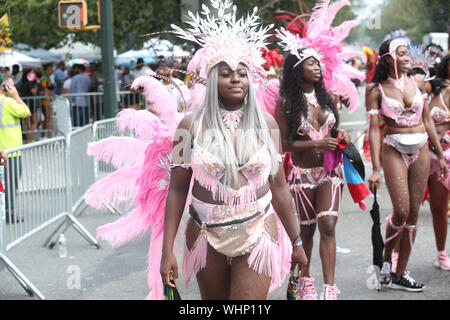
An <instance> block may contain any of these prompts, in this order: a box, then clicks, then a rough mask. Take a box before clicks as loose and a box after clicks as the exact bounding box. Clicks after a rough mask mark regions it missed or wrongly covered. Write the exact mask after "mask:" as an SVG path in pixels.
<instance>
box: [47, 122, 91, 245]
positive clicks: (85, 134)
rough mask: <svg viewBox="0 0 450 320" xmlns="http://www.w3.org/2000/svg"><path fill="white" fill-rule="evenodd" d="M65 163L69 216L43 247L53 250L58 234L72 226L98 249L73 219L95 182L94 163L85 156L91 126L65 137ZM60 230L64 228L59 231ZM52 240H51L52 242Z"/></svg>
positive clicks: (84, 230) (89, 139) (86, 232)
mask: <svg viewBox="0 0 450 320" xmlns="http://www.w3.org/2000/svg"><path fill="white" fill-rule="evenodd" d="M65 140H66V162H67V166H68V168H69V169H70V170H67V171H66V175H67V177H66V178H67V185H68V190H67V206H68V208H69V212H70V214H69V215H67V216H66V219H65V221H63V222H62V223H61V224H60V225H59V226H58V227H57V228H56V229H55V231H54V232H53V233H52V234H51V235H50V237H49V238H48V239H47V241H46V242H45V244H44V246H48V247H49V248H53V247H54V246H55V244H56V241H57V239H56V238H57V237H58V234H60V233H65V232H66V230H67V229H68V228H69V227H70V226H73V227H74V229H75V230H77V231H78V232H79V233H80V234H81V235H82V236H83V237H84V238H85V239H86V240H87V241H88V242H89V243H90V244H91V245H92V246H95V247H96V248H97V249H99V248H100V245H99V244H98V242H97V240H96V239H95V238H94V237H93V236H92V235H90V234H89V232H88V231H87V230H86V229H85V228H84V227H83V226H82V225H81V224H80V223H79V222H78V221H77V220H76V219H75V216H76V212H77V211H79V210H78V209H79V208H82V205H83V204H84V200H83V199H84V194H85V192H86V191H87V190H88V189H89V187H90V186H91V185H92V184H93V183H94V182H95V177H94V163H93V161H92V158H91V157H89V156H88V155H87V146H88V144H89V142H92V125H91V124H89V125H86V126H84V127H82V128H79V129H76V130H74V131H72V132H70V133H69V134H67V135H66V139H65ZM61 228H64V229H62V231H60V230H61ZM52 239H53V240H52Z"/></svg>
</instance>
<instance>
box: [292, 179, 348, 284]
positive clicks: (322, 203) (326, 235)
mask: <svg viewBox="0 0 450 320" xmlns="http://www.w3.org/2000/svg"><path fill="white" fill-rule="evenodd" d="M331 185H332V182H324V183H322V184H320V185H319V186H318V187H317V188H316V189H312V190H311V189H303V192H304V195H302V194H301V193H297V194H294V195H293V196H294V197H299V196H300V197H306V198H308V200H309V201H310V203H311V204H314V208H315V209H314V210H313V209H312V208H309V207H306V210H307V211H308V212H307V214H308V216H309V218H310V219H314V218H316V213H317V214H319V213H320V212H324V211H328V210H329V209H330V206H331V203H332V202H333V200H334V204H333V208H332V210H333V211H338V208H339V203H340V201H341V199H340V195H339V193H336V194H335V195H334V197H335V199H333V198H332V197H333V194H332V192H331ZM338 188H342V187H338ZM305 200H306V199H303V201H304V202H305ZM296 207H297V211H298V212H299V213H300V220H302V221H306V220H307V217H306V214H305V212H304V211H305V210H304V208H303V207H302V206H299V205H298V201H296ZM336 223H337V217H336V216H322V217H320V218H318V219H317V225H318V228H319V232H320V245H319V252H320V258H321V260H322V270H323V279H324V283H325V284H329V285H333V284H334V276H335V266H336V237H335V228H336ZM315 230H316V223H313V224H310V225H300V235H301V238H302V241H303V249H304V250H305V253H306V256H307V258H308V269H307V270H305V276H307V277H310V273H309V268H310V265H311V254H312V248H313V238H314V233H315Z"/></svg>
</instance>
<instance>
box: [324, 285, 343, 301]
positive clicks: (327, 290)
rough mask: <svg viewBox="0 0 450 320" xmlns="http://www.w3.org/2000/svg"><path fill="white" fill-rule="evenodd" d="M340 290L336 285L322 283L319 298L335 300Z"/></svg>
mask: <svg viewBox="0 0 450 320" xmlns="http://www.w3.org/2000/svg"><path fill="white" fill-rule="evenodd" d="M340 293H341V291H340V290H339V289H338V288H337V287H336V285H335V284H334V285H332V286H330V285H328V284H324V285H323V288H322V293H321V294H320V300H337V295H338V294H340Z"/></svg>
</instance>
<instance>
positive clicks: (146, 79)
mask: <svg viewBox="0 0 450 320" xmlns="http://www.w3.org/2000/svg"><path fill="white" fill-rule="evenodd" d="M140 88H142V89H143V94H144V96H145V97H146V99H147V101H148V102H149V104H150V106H151V108H152V109H153V110H155V111H156V112H157V113H158V114H159V116H160V119H161V120H170V119H171V118H172V117H173V114H174V113H176V112H177V108H178V106H177V102H176V101H175V100H174V99H173V98H172V96H171V95H170V93H169V91H168V90H167V89H166V88H165V87H164V85H163V84H162V83H161V82H160V81H159V80H157V79H155V78H154V77H152V76H141V77H138V78H136V79H135V80H134V81H133V84H132V85H131V89H133V90H138V89H140Z"/></svg>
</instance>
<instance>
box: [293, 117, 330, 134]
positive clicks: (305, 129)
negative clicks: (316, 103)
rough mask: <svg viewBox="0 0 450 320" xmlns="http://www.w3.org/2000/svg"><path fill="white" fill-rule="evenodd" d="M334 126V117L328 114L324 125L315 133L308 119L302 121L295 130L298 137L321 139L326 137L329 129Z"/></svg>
mask: <svg viewBox="0 0 450 320" xmlns="http://www.w3.org/2000/svg"><path fill="white" fill-rule="evenodd" d="M335 124H336V117H335V116H334V114H333V113H330V114H328V116H327V119H326V121H325V123H324V124H323V125H322V126H321V127H320V129H319V131H317V130H316V129H315V128H314V127H313V125H312V124H311V123H310V122H309V121H308V119H305V118H304V119H302V122H301V123H300V126H299V127H298V129H297V133H298V134H300V135H307V136H308V137H310V138H311V139H312V140H317V139H323V138H325V137H326V136H327V135H328V132H330V129H331V128H333V127H334V125H335Z"/></svg>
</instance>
